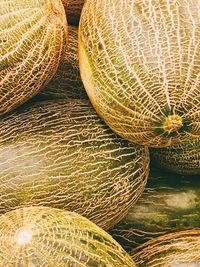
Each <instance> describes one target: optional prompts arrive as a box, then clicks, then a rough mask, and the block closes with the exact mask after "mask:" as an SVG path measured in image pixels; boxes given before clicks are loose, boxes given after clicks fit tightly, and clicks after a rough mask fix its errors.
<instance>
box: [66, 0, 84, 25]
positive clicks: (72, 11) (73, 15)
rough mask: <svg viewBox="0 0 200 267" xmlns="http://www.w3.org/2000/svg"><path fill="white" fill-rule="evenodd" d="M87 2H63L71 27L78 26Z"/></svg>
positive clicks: (71, 0) (74, 0)
mask: <svg viewBox="0 0 200 267" xmlns="http://www.w3.org/2000/svg"><path fill="white" fill-rule="evenodd" d="M85 1H86V0H62V2H63V5H64V7H65V10H66V14H67V21H68V23H69V24H70V25H78V23H79V19H80V16H81V11H82V8H83V4H84V2H85Z"/></svg>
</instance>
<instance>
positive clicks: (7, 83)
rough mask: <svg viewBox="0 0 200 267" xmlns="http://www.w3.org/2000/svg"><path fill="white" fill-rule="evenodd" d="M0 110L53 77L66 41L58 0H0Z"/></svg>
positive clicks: (31, 93)
mask: <svg viewBox="0 0 200 267" xmlns="http://www.w3.org/2000/svg"><path fill="white" fill-rule="evenodd" d="M0 25H1V26H0V36H1V46H0V114H3V113H6V112H8V111H10V110H12V109H13V108H15V107H16V106H18V105H20V104H22V103H23V102H25V101H26V100H28V99H29V98H31V97H32V96H33V95H35V94H36V93H37V92H38V91H39V90H41V89H42V88H43V87H44V86H45V85H46V84H47V83H48V82H49V81H50V79H51V78H52V77H53V75H54V74H55V72H56V70H57V67H58V65H59V63H60V61H61V58H62V55H63V52H64V51H65V50H66V45H67V22H66V16H65V10H64V7H63V5H62V2H61V0H41V1H38V0H29V1H27V0H9V1H6V0H3V1H1V2H0Z"/></svg>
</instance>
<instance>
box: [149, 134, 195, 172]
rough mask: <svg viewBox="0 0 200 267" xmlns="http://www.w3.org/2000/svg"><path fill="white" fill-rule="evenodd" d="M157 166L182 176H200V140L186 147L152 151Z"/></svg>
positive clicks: (191, 142)
mask: <svg viewBox="0 0 200 267" xmlns="http://www.w3.org/2000/svg"><path fill="white" fill-rule="evenodd" d="M150 151H151V159H152V162H153V164H154V165H155V166H157V167H160V168H162V169H166V170H169V171H171V172H176V173H180V174H188V175H196V174H199V175H200V139H197V140H191V141H190V142H189V143H187V144H185V145H180V146H176V147H168V148H154V149H151V150H150Z"/></svg>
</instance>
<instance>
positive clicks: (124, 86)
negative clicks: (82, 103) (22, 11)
mask: <svg viewBox="0 0 200 267" xmlns="http://www.w3.org/2000/svg"><path fill="white" fill-rule="evenodd" d="M199 20H200V4H199V2H198V3H197V2H195V1H192V0H190V1H185V0H169V1H163V0H162V1H146V0H142V1H141V0H135V1H133V0H121V1H120V3H119V1H118V0H98V1H93V0H88V1H87V2H86V3H85V5H84V7H83V11H82V15H81V20H80V28H79V29H80V30H79V60H80V70H81V76H82V80H83V83H84V86H85V88H86V90H87V93H88V95H89V97H90V100H91V102H92V103H93V106H94V107H95V109H96V111H97V112H98V113H99V115H100V116H101V117H102V118H103V119H104V120H105V122H106V123H107V124H108V125H109V126H110V127H111V128H112V129H113V130H114V131H115V132H116V133H118V134H119V135H121V136H122V137H123V138H125V139H128V140H130V141H132V142H134V143H138V144H145V145H148V146H151V147H166V146H171V145H178V144H182V143H184V142H187V141H188V139H190V140H192V139H193V138H197V137H198V136H199V135H200V112H199V110H200V94H199V87H200V78H199V67H200V42H199V39H200V24H199Z"/></svg>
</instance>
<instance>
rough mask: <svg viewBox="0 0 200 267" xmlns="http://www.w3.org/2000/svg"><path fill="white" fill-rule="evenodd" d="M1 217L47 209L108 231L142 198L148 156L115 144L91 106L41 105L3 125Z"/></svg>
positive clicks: (17, 113)
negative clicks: (76, 216)
mask: <svg viewBox="0 0 200 267" xmlns="http://www.w3.org/2000/svg"><path fill="white" fill-rule="evenodd" d="M0 171H1V176H0V184H1V187H0V214H2V213H5V212H7V211H10V210H13V209H16V208H19V207H24V206H29V205H43V206H50V207H55V208H62V209H66V210H70V211H75V212H77V213H79V214H81V215H83V216H85V217H87V218H89V219H90V220H92V221H93V222H95V223H96V224H98V225H99V226H101V227H103V228H105V229H107V228H109V227H111V226H113V225H114V224H115V223H117V222H118V221H119V220H120V219H121V218H122V217H123V216H124V215H125V214H126V213H127V211H128V209H129V208H130V207H131V206H132V205H133V204H134V203H135V202H136V201H137V199H138V198H139V196H140V195H141V193H142V191H143V189H144V187H145V184H146V180H147V176H148V171H149V154H148V149H147V148H145V147H143V146H139V145H134V144H131V143H129V142H127V141H125V140H123V139H121V138H120V137H119V136H116V135H115V134H114V133H113V132H112V131H111V130H110V129H109V127H107V125H105V123H104V122H103V121H102V120H101V119H100V118H99V116H98V115H97V114H96V112H95V111H94V109H93V108H92V106H91V105H90V103H89V101H86V100H85V101H83V100H82V101H81V100H59V101H58V100H57V101H42V102H41V103H35V104H34V105H33V104H32V105H31V106H30V107H29V106H28V107H26V108H25V107H21V108H20V109H18V110H16V111H13V112H12V113H10V114H9V115H7V116H4V117H3V118H2V119H1V121H0Z"/></svg>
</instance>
